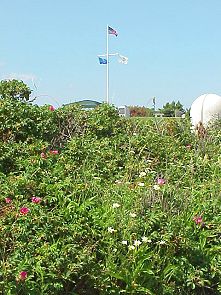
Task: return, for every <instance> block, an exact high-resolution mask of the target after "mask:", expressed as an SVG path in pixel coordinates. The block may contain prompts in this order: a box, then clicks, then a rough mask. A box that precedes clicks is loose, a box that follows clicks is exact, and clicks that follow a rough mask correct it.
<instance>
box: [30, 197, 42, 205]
mask: <svg viewBox="0 0 221 295" xmlns="http://www.w3.org/2000/svg"><path fill="white" fill-rule="evenodd" d="M31 201H32V203H35V204H38V203H40V202H41V198H39V197H32V198H31Z"/></svg>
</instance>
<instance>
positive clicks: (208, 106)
mask: <svg viewBox="0 0 221 295" xmlns="http://www.w3.org/2000/svg"><path fill="white" fill-rule="evenodd" d="M190 117H191V122H192V125H193V127H194V128H196V127H197V126H198V124H199V123H200V122H201V123H202V124H203V126H204V127H207V126H208V124H209V122H211V121H213V120H216V119H221V96H219V95H217V94H203V95H201V96H199V97H198V98H197V99H196V100H195V101H194V102H193V103H192V106H191V108H190Z"/></svg>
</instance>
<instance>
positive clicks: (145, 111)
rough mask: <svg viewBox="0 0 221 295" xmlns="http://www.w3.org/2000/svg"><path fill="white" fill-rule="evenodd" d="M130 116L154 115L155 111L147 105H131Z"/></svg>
mask: <svg viewBox="0 0 221 295" xmlns="http://www.w3.org/2000/svg"><path fill="white" fill-rule="evenodd" d="M129 109H130V116H131V117H153V116H154V111H153V109H150V108H147V107H144V106H143V107H140V106H130V107H129Z"/></svg>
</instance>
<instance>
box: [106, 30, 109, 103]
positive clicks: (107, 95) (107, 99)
mask: <svg viewBox="0 0 221 295" xmlns="http://www.w3.org/2000/svg"><path fill="white" fill-rule="evenodd" d="M108 38H109V34H108V25H107V89H106V91H107V94H106V101H107V103H109V48H108Z"/></svg>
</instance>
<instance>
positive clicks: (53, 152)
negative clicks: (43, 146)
mask: <svg viewBox="0 0 221 295" xmlns="http://www.w3.org/2000/svg"><path fill="white" fill-rule="evenodd" d="M50 154H52V155H58V154H59V151H58V150H52V151H50Z"/></svg>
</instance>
